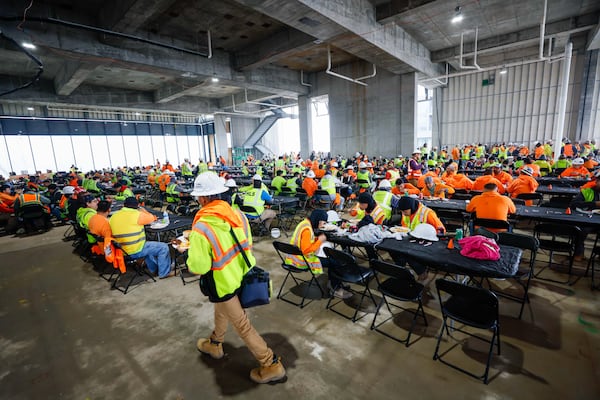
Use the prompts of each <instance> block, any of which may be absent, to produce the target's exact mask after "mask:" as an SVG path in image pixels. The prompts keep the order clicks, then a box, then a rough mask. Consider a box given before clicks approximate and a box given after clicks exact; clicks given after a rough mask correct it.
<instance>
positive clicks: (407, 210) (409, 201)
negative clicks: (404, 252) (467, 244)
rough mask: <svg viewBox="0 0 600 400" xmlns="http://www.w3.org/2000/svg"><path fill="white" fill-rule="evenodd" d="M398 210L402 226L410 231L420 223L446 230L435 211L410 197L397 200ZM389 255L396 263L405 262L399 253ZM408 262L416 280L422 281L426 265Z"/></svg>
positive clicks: (437, 229) (425, 272) (425, 273)
mask: <svg viewBox="0 0 600 400" xmlns="http://www.w3.org/2000/svg"><path fill="white" fill-rule="evenodd" d="M398 210H400V212H401V213H402V226H404V227H407V228H409V229H410V230H411V231H412V230H414V229H415V228H416V227H417V226H418V225H420V224H429V225H431V226H433V227H434V228H435V229H436V231H437V232H439V233H445V232H446V227H445V226H444V224H443V223H442V221H441V220H440V219H439V218H438V216H437V214H436V213H435V211H433V210H432V209H431V208H429V207H427V206H425V205H424V204H422V203H421V202H419V201H418V200H416V199H413V198H412V197H408V196H403V197H401V198H400V200H399V202H398ZM390 255H391V257H392V260H394V262H395V263H396V264H398V265H401V266H404V265H405V264H406V262H407V260H406V258H404V257H402V256H401V255H395V254H393V253H390ZM408 264H409V265H410V267H411V268H412V269H413V270H414V271H415V273H416V274H417V279H418V280H420V281H423V280H425V279H426V278H427V266H426V265H424V264H422V263H419V262H415V261H408Z"/></svg>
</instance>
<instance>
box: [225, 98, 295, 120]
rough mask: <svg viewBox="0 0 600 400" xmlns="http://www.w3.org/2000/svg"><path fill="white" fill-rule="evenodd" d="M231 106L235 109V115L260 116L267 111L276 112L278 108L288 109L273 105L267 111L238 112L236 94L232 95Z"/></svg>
mask: <svg viewBox="0 0 600 400" xmlns="http://www.w3.org/2000/svg"><path fill="white" fill-rule="evenodd" d="M250 104H252V103H250ZM231 106H232V109H233V111H234V113H237V114H246V115H248V114H260V113H263V112H266V111H271V110H275V109H278V108H283V107H288V106H273V104H271V107H270V108H267V109H261V110H256V111H244V110H238V109H236V108H235V95H234V94H232V95H231Z"/></svg>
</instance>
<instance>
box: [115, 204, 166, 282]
mask: <svg viewBox="0 0 600 400" xmlns="http://www.w3.org/2000/svg"><path fill="white" fill-rule="evenodd" d="M154 221H156V217H155V216H154V215H152V214H150V213H149V212H148V211H146V210H145V209H143V208H139V204H138V202H137V200H136V199H135V197H128V198H126V199H125V203H124V204H123V208H122V209H120V210H119V211H117V212H115V213H114V214H113V215H112V217H110V219H109V221H108V222H109V224H110V229H111V230H112V233H113V238H114V239H115V240H116V241H117V242H118V243H119V244H121V246H122V247H123V250H124V251H125V252H126V253H127V254H128V255H129V257H131V258H132V259H138V258H142V257H144V258H145V260H146V266H147V267H148V270H150V272H152V273H153V274H158V276H159V278H168V277H170V276H174V275H175V272H174V271H172V270H171V256H170V254H169V246H168V245H167V244H166V243H161V242H151V241H146V231H145V229H144V225H148V224H151V223H152V222H154Z"/></svg>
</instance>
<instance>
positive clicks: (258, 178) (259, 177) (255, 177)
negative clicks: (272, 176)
mask: <svg viewBox="0 0 600 400" xmlns="http://www.w3.org/2000/svg"><path fill="white" fill-rule="evenodd" d="M252 180H254V181H262V176H260V175H259V174H255V175H254V176H253V177H252Z"/></svg>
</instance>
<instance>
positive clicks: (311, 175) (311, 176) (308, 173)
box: [306, 169, 315, 178]
mask: <svg viewBox="0 0 600 400" xmlns="http://www.w3.org/2000/svg"><path fill="white" fill-rule="evenodd" d="M306 177H307V178H314V177H315V171H313V170H312V169H311V170H310V171H308V172H307V173H306Z"/></svg>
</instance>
